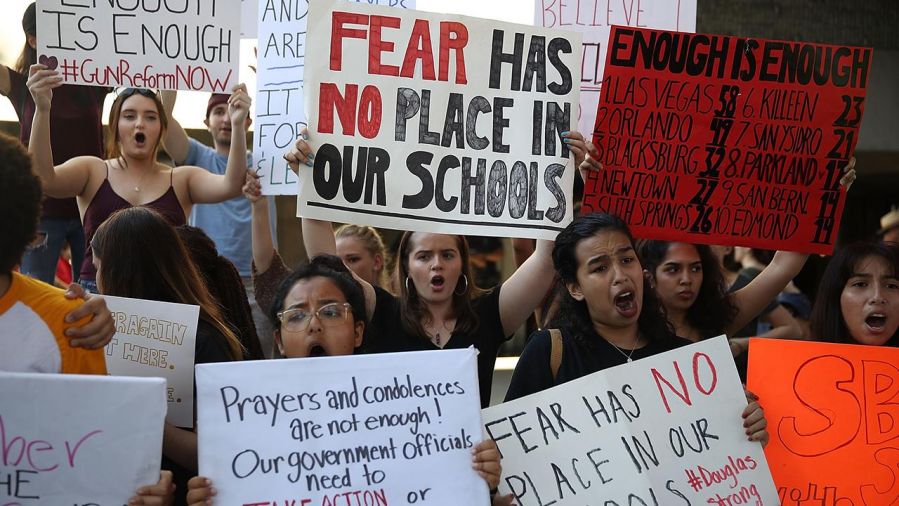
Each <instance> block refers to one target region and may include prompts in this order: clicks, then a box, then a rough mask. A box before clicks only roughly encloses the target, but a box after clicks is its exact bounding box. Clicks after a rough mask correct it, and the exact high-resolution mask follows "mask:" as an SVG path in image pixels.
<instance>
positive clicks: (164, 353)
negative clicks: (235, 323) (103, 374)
mask: <svg viewBox="0 0 899 506" xmlns="http://www.w3.org/2000/svg"><path fill="white" fill-rule="evenodd" d="M103 298H104V299H106V305H107V306H108V307H109V310H110V311H112V319H113V321H115V330H116V333H115V335H114V336H113V337H112V340H111V341H110V342H109V344H107V345H106V369H107V371H109V374H112V375H113V376H143V377H145V378H154V377H161V378H165V380H166V382H167V383H168V386H167V388H166V399H167V400H168V405H169V409H168V415H167V416H166V421H168V422H169V423H171V424H172V425H176V426H178V427H193V426H194V352H195V349H196V342H197V323H198V322H199V318H200V306H190V305H187V304H173V303H171V302H158V301H155V300H141V299H129V298H126V297H112V296H109V295H104V296H103Z"/></svg>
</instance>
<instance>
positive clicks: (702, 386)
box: [481, 336, 778, 506]
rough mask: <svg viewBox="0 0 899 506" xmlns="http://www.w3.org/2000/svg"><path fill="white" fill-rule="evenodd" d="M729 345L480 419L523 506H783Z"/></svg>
mask: <svg viewBox="0 0 899 506" xmlns="http://www.w3.org/2000/svg"><path fill="white" fill-rule="evenodd" d="M745 408H746V396H745V394H744V392H743V387H742V385H741V384H740V377H739V376H738V375H737V368H736V367H735V366H734V361H733V358H732V356H731V352H730V346H729V345H728V344H727V339H726V338H725V337H724V336H720V337H717V338H715V339H709V340H706V341H702V342H699V343H696V344H693V345H690V346H684V347H682V348H679V349H676V350H673V351H670V352H667V353H661V354H658V355H654V356H651V357H647V358H644V359H641V360H637V361H635V362H632V363H628V364H624V365H621V366H618V367H612V368H610V369H606V370H604V371H600V372H597V373H594V374H590V375H588V376H584V377H582V378H579V379H576V380H574V381H569V382H567V383H564V384H562V385H559V386H556V387H553V388H550V389H548V390H544V391H542V392H538V393H536V394H533V395H529V396H527V397H522V398H520V399H516V400H513V401H510V402H506V403H504V404H500V405H498V406H491V407H489V408H487V409H484V410H482V411H481V416H482V418H483V420H484V429H485V431H486V433H487V434H488V435H490V437H492V438H493V439H494V440H495V441H496V444H497V446H498V447H499V450H500V452H501V453H502V457H503V458H502V464H503V474H502V478H501V480H500V487H499V488H500V492H501V493H503V494H513V495H514V496H515V501H516V504H519V505H521V506H541V505H547V504H554V505H556V506H583V505H584V504H593V505H600V504H605V505H613V504H615V505H626V504H628V505H636V504H664V505H669V504H712V505H717V506H731V505H734V504H751V505H757V506H761V505H772V506H773V505H775V504H778V503H777V492H776V491H775V489H774V482H773V481H772V480H771V473H770V472H769V471H768V464H767V463H766V462H765V454H764V452H763V451H762V447H761V445H760V444H759V443H757V442H750V441H749V440H748V438H747V437H746V432H745V429H744V428H743V422H742V419H741V413H742V412H743V410H744V409H745Z"/></svg>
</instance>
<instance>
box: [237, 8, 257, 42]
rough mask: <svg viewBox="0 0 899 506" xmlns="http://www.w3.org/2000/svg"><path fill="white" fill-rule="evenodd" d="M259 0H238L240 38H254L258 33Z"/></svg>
mask: <svg viewBox="0 0 899 506" xmlns="http://www.w3.org/2000/svg"><path fill="white" fill-rule="evenodd" d="M258 11H259V0H240V38H242V39H255V38H256V34H257V33H258V29H257V26H258V25H257V23H256V21H257V20H258V19H259V17H258V16H257V15H256V13H257V12H258Z"/></svg>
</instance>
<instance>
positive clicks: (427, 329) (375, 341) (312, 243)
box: [284, 130, 592, 406]
mask: <svg viewBox="0 0 899 506" xmlns="http://www.w3.org/2000/svg"><path fill="white" fill-rule="evenodd" d="M563 137H564V142H565V143H566V144H567V145H568V148H569V149H570V150H571V153H573V154H574V157H575V164H576V166H577V167H580V165H581V162H582V161H583V160H584V157H585V156H586V153H587V149H588V143H586V142H585V140H584V137H583V136H582V135H581V134H580V133H578V132H565V133H564V134H563ZM307 140H308V132H306V131H305V130H304V132H303V136H302V137H301V138H300V139H298V140H297V142H296V145H295V146H294V147H293V148H292V149H291V151H290V152H288V153H287V154H286V155H284V158H285V159H286V160H287V161H288V163H289V164H290V165H291V167H293V168H294V170H296V169H297V168H298V166H299V164H306V165H307V166H309V167H311V166H312V159H313V158H314V153H313V152H312V148H311V147H310V145H309V144H308V143H307ZM590 147H592V145H591V146H590ZM303 242H304V244H305V246H306V252H307V254H308V255H309V257H315V256H316V255H321V254H331V255H333V254H335V252H336V246H335V239H334V232H333V229H332V227H331V223H330V222H326V221H320V220H311V219H308V218H303ZM552 244H553V243H552V241H538V242H537V250H536V252H535V253H534V254H533V255H532V256H531V257H530V258H528V260H527V261H526V262H524V263H523V264H522V265H521V267H519V268H518V270H516V271H515V273H514V274H513V275H512V276H511V277H510V278H509V279H508V280H507V281H505V282H504V283H502V284H500V285H498V286H496V287H494V288H492V289H491V290H482V289H480V288H478V287H477V286H476V285H475V283H474V276H472V272H471V264H470V261H469V250H468V242H467V241H466V240H465V237H463V236H460V235H447V234H431V233H424V232H405V233H404V234H403V236H402V239H401V240H400V247H399V251H398V252H397V260H396V270H395V273H394V285H395V286H394V288H395V289H396V290H397V291H398V295H397V296H394V295H392V294H390V293H389V292H387V291H386V290H383V289H381V288H379V287H375V286H372V285H371V284H370V283H367V282H364V281H362V286H363V288H364V290H365V294H366V305H367V309H368V314H370V315H372V316H371V324H370V326H369V332H368V334H367V335H366V338H365V342H364V343H363V349H364V350H365V352H366V353H381V352H399V351H419V350H438V349H444V348H468V347H470V346H474V347H475V348H477V349H478V351H479V352H480V353H479V354H478V378H479V382H480V391H481V404H482V406H487V405H488V404H489V402H490V390H491V386H492V382H493V367H494V364H495V363H496V355H497V354H498V353H499V347H500V345H502V343H504V342H505V341H506V340H507V339H508V338H509V336H511V335H512V334H513V333H514V332H515V330H516V329H518V328H519V327H520V326H521V325H523V324H524V323H525V321H526V320H527V318H528V317H529V316H530V315H531V314H532V313H533V312H534V309H535V308H536V307H537V306H538V305H539V304H540V302H541V301H542V300H543V298H544V296H545V295H546V293H547V291H548V290H549V289H550V287H551V286H552V282H553V274H554V273H553V269H552V261H551V258H550V254H551V253H550V252H551V250H552Z"/></svg>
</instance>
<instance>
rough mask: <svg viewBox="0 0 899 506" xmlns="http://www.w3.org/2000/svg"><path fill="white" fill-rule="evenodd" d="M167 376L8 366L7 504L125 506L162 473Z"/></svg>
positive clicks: (1, 467) (3, 405)
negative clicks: (39, 371)
mask: <svg viewBox="0 0 899 506" xmlns="http://www.w3.org/2000/svg"><path fill="white" fill-rule="evenodd" d="M164 417H165V381H163V380H162V379H159V378H153V379H150V378H110V377H108V376H87V375H83V376H82V375H75V374H65V375H62V374H33V373H8V372H0V444H2V453H0V504H3V505H9V506H45V505H48V504H50V505H60V504H66V505H72V504H74V505H118V504H125V503H126V502H128V498H130V497H132V496H133V495H134V494H135V492H136V491H137V489H138V488H139V487H142V486H145V485H153V484H155V483H156V482H157V481H158V480H159V464H160V459H161V451H162V428H163V419H164Z"/></svg>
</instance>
